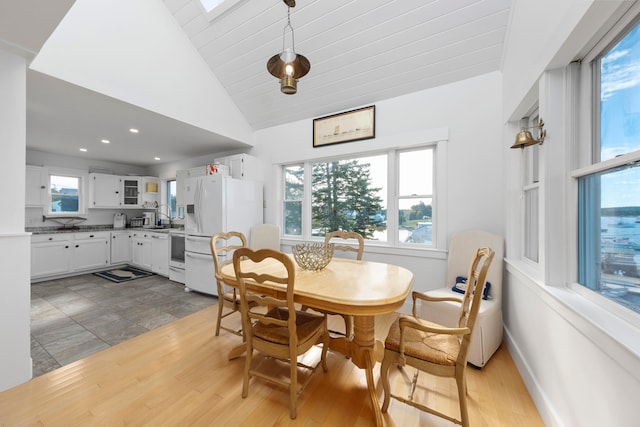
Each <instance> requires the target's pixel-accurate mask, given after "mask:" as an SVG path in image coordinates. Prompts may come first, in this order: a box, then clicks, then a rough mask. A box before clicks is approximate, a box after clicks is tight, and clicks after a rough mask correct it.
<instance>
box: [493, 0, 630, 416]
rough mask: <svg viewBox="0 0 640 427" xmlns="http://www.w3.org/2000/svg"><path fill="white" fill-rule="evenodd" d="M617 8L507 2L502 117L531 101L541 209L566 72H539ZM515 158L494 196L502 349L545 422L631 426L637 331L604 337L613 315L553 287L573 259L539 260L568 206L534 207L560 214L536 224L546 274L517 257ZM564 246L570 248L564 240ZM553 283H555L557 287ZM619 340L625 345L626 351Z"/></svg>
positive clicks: (563, 118) (565, 56)
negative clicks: (503, 250) (499, 221)
mask: <svg viewBox="0 0 640 427" xmlns="http://www.w3.org/2000/svg"><path fill="white" fill-rule="evenodd" d="M622 3H624V2H620V1H607V2H602V1H596V2H593V1H577V0H576V1H567V2H556V1H552V0H543V1H540V2H533V1H526V2H525V1H521V0H516V1H515V2H514V10H513V13H512V22H511V27H510V33H509V43H508V46H509V47H508V49H507V53H506V57H505V61H504V64H505V65H504V76H503V79H504V80H503V81H504V83H503V89H502V93H503V98H504V111H503V117H504V118H505V120H506V119H511V120H517V119H518V118H519V117H521V116H522V115H523V112H524V111H525V110H526V109H527V108H530V107H531V106H532V104H533V102H535V100H536V99H538V98H539V99H540V112H541V117H543V118H544V119H545V121H546V122H547V126H546V128H547V133H548V139H547V140H545V143H544V145H545V146H544V147H542V148H541V152H542V155H541V160H540V161H541V162H547V163H545V164H543V166H545V167H543V168H542V170H543V171H544V172H543V173H544V182H543V188H542V191H541V197H542V198H543V200H541V205H542V206H543V207H545V200H546V199H545V195H546V197H549V198H548V201H549V202H551V201H555V202H558V201H557V200H555V199H556V198H557V195H558V194H562V193H561V190H559V189H562V188H563V187H566V177H565V175H564V174H563V173H555V172H554V170H555V171H556V172H557V171H559V170H562V168H563V167H564V165H563V166H562V167H558V164H562V163H563V162H565V159H563V158H562V156H561V155H550V154H551V153H555V154H561V153H563V152H569V151H568V150H567V148H566V147H568V146H569V145H568V144H570V141H568V140H567V138H566V135H568V133H567V132H566V129H567V128H570V127H571V126H572V123H568V120H570V117H569V115H568V113H567V112H568V111H569V110H568V109H566V108H565V106H564V105H559V104H558V103H561V102H562V101H560V99H563V98H564V97H563V95H559V96H558V94H555V95H553V94H551V93H550V91H555V92H557V91H558V90H560V91H562V90H563V88H562V86H561V85H560V84H558V82H559V81H561V80H562V79H563V78H566V76H565V75H563V73H562V72H561V71H560V72H558V71H557V70H556V71H553V72H550V73H545V72H544V71H545V70H551V69H554V68H558V67H561V66H566V65H568V64H569V63H570V62H572V61H574V60H575V59H576V58H579V57H580V56H581V55H582V54H584V53H585V52H586V51H587V50H588V49H589V47H590V46H592V45H593V43H594V39H597V38H598V37H599V36H600V35H601V34H602V32H603V31H602V30H603V28H605V27H606V26H608V25H609V24H608V21H610V18H611V17H612V16H613V15H615V14H616V13H618V12H619V11H618V10H617V8H618V6H620V5H621V4H622ZM627 3H628V2H627ZM624 6H626V4H625V5H624ZM541 76H542V77H543V78H542V80H541V81H540V85H538V79H539V78H540V77H541ZM560 93H562V92H560ZM549 99H555V100H556V101H554V102H555V104H554V103H551V104H550V103H549ZM553 112H555V114H552V113H553ZM549 115H550V117H549V120H548V121H547V116H549ZM504 135H505V136H504V139H505V141H504V145H505V147H506V146H507V144H509V143H510V142H512V139H513V137H514V135H515V130H514V125H513V123H509V124H506V125H505V132H504ZM565 150H567V151H565ZM519 154H520V153H516V152H515V150H513V151H512V152H510V153H509V154H508V155H507V156H506V157H505V159H504V160H505V163H504V169H505V170H506V171H507V173H506V176H507V179H506V180H505V184H504V187H503V193H504V194H505V197H506V202H507V204H506V209H507V212H508V215H507V226H506V227H507V242H506V245H507V249H508V257H513V258H511V259H508V260H507V270H506V275H505V279H504V280H505V283H504V290H503V311H504V320H505V332H506V335H505V336H506V340H507V343H508V345H509V349H510V352H511V354H512V356H513V357H514V360H515V361H516V364H517V366H518V369H519V370H520V373H521V375H522V376H523V378H524V380H525V383H526V385H527V388H528V389H529V392H530V394H531V396H532V397H533V399H534V401H535V403H536V405H537V407H538V410H539V411H540V413H541V415H542V417H543V419H544V421H545V423H546V424H547V425H549V426H587V427H588V426H603V425H610V426H627V425H628V426H630V425H637V423H638V412H637V401H638V398H637V397H638V395H640V351H638V349H639V348H640V346H638V345H637V343H638V337H640V331H638V330H637V329H635V330H634V328H633V327H631V326H630V325H628V324H627V325H624V323H625V322H620V321H617V325H618V327H617V328H614V329H615V334H611V333H608V332H607V331H606V330H605V329H603V326H604V325H606V324H615V323H616V319H614V316H612V315H611V314H610V313H606V312H605V311H604V310H602V309H600V308H599V307H597V306H595V304H592V303H589V302H588V301H586V300H585V299H584V298H583V297H580V296H579V295H578V294H576V293H575V292H573V291H571V290H570V289H568V288H565V287H564V286H563V285H564V284H565V283H566V280H567V279H566V278H570V277H572V276H573V272H572V271H571V270H570V268H571V265H575V263H573V262H571V260H567V262H566V263H565V265H564V272H562V271H560V272H558V271H557V270H558V269H559V268H560V269H561V268H562V266H559V260H558V259H546V260H545V257H547V258H548V257H550V256H552V255H553V253H554V250H555V248H554V245H557V246H562V245H563V244H564V241H563V239H564V238H565V237H564V236H566V235H567V234H566V228H567V224H570V223H571V222H566V221H567V218H569V217H570V216H571V210H570V208H568V207H566V205H565V206H564V207H562V200H560V201H559V202H558V203H556V206H555V207H554V209H552V207H551V206H546V209H543V211H544V212H553V211H554V210H555V211H556V212H557V211H558V209H559V210H560V212H561V213H560V215H553V216H549V217H546V218H543V219H542V221H541V224H542V225H543V228H542V229H541V233H542V235H543V238H542V246H541V251H542V254H541V259H542V263H541V264H542V265H544V263H545V262H546V263H547V269H546V270H545V269H543V268H541V269H535V268H530V266H529V265H527V264H525V263H523V262H522V261H520V260H519V259H517V257H518V253H519V249H518V247H519V241H520V239H519V235H518V232H519V223H520V218H519V216H520V211H519V210H518V206H519V203H520V200H519V199H520V196H519V190H518V189H517V186H518V185H517V182H519V177H520V175H519V162H518V159H519ZM567 164H568V163H567ZM514 183H515V184H514ZM557 205H560V206H561V207H560V208H558V206H557ZM559 218H560V221H564V223H563V224H560V225H561V227H558V223H557V222H558V219H559ZM545 224H546V226H545ZM554 230H556V231H555V232H554ZM558 230H559V231H558ZM569 235H570V234H569ZM567 244H568V245H574V244H575V243H573V242H571V241H569V242H568V243H567ZM561 252H562V253H560V254H559V255H564V256H566V251H562V250H561ZM556 254H557V253H556ZM558 278H564V281H565V283H562V280H559V279H558ZM552 282H553V283H552ZM552 284H553V285H558V287H555V286H551V285H552ZM633 337H635V338H633ZM625 340H627V341H626V342H628V343H632V345H631V346H628V345H626V344H625Z"/></svg>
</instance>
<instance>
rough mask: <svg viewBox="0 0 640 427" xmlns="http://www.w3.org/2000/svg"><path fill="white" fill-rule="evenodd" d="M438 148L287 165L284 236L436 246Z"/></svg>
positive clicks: (396, 151) (284, 193)
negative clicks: (348, 236)
mask: <svg viewBox="0 0 640 427" xmlns="http://www.w3.org/2000/svg"><path fill="white" fill-rule="evenodd" d="M434 152H435V146H429V147H422V148H419V149H412V150H404V151H399V150H391V151H388V152H384V153H377V154H373V155H367V156H361V157H349V158H340V159H327V160H315V161H313V162H306V163H304V164H295V165H285V166H283V169H282V170H283V177H282V182H283V190H282V194H283V198H282V226H283V230H284V234H285V236H286V235H289V236H299V237H304V238H307V239H314V238H322V237H323V236H325V235H326V234H327V233H329V232H331V231H334V230H345V231H356V232H358V233H360V234H362V236H363V237H364V238H365V239H366V240H368V241H371V242H380V243H381V244H387V245H397V244H399V245H421V246H425V245H426V246H432V245H433V244H434V242H433V229H432V226H433V220H434V214H433V212H434V210H433V203H434V197H435V196H434V167H433V165H434Z"/></svg>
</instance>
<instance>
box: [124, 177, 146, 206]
mask: <svg viewBox="0 0 640 427" xmlns="http://www.w3.org/2000/svg"><path fill="white" fill-rule="evenodd" d="M141 181H142V180H141V179H140V178H136V177H122V178H120V182H121V184H122V206H124V207H139V206H140V185H141Z"/></svg>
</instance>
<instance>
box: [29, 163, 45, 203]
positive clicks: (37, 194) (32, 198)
mask: <svg viewBox="0 0 640 427" xmlns="http://www.w3.org/2000/svg"><path fill="white" fill-rule="evenodd" d="M25 190H26V193H25V205H26V206H44V205H45V204H46V203H47V169H46V168H44V167H42V166H30V165H27V168H26V183H25Z"/></svg>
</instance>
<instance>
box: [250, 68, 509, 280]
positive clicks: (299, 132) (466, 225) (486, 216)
mask: <svg viewBox="0 0 640 427" xmlns="http://www.w3.org/2000/svg"><path fill="white" fill-rule="evenodd" d="M500 92H501V77H500V73H497V72H496V73H490V74H486V75H482V76H479V77H476V78H472V79H469V80H465V81H461V82H457V83H453V84H449V85H445V86H441V87H437V88H434V89H430V90H425V91H421V92H416V93H413V94H409V95H404V96H400V97H397V98H394V99H390V100H386V101H381V102H377V103H376V104H375V105H376V138H375V139H374V140H364V141H357V142H352V143H345V144H337V145H332V146H325V147H320V148H314V147H313V144H312V126H313V122H312V119H308V120H301V121H297V122H292V123H288V124H286V125H281V126H276V127H272V128H268V129H264V130H260V131H257V132H256V134H255V145H254V148H253V149H252V150H251V152H250V154H252V155H254V156H257V157H259V158H261V159H264V160H265V163H266V164H265V166H266V167H265V168H264V169H265V171H266V175H265V179H264V182H265V198H266V211H265V221H266V222H273V221H275V218H277V214H276V212H277V209H278V208H279V203H278V201H277V200H276V199H275V196H274V194H275V193H274V188H273V183H274V174H275V173H277V172H274V169H275V168H274V165H277V164H280V163H283V162H294V161H302V160H308V159H315V158H322V157H330V156H338V155H345V154H359V153H363V152H368V151H372V150H380V149H384V148H388V147H403V146H409V145H415V144H419V143H421V142H422V143H424V142H427V141H432V140H433V138H436V139H438V138H439V136H441V135H447V134H448V135H449V139H448V142H446V144H447V151H448V155H447V156H448V162H447V164H446V171H447V172H446V187H447V191H446V194H443V195H440V197H441V199H439V200H440V201H441V202H444V203H446V212H447V218H446V219H445V220H446V222H447V229H446V240H447V241H448V240H449V237H450V236H451V234H452V233H455V232H456V231H461V230H465V229H471V228H479V229H483V230H486V231H490V232H493V233H497V234H500V235H504V223H505V216H504V215H505V212H504V198H503V193H502V191H501V190H502V187H503V184H502V182H503V179H504V177H503V172H502V169H501V167H500V166H501V164H502V161H503V155H504V152H505V151H506V149H507V148H508V146H507V147H505V146H504V145H503V143H502V139H501V132H502V127H501V120H500V113H501V111H502V109H501V99H502V96H501V93H500ZM357 107H360V106H357V105H354V106H353V108H357ZM365 252H366V254H365V259H368V260H372V261H385V262H391V263H394V264H398V265H401V266H404V267H406V268H409V269H410V270H411V271H413V272H414V274H415V276H416V281H415V284H414V289H416V290H428V289H435V288H438V287H442V286H443V285H444V277H445V268H446V266H445V256H446V254H444V253H434V252H433V251H431V252H422V254H419V255H416V254H415V252H409V251H407V252H402V251H384V250H375V249H373V248H372V250H367V251H365Z"/></svg>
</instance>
